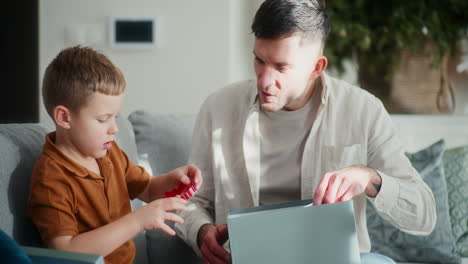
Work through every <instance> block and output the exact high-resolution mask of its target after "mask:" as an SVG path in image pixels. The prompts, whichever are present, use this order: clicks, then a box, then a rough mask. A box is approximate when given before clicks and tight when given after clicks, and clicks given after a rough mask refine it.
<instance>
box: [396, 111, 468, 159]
mask: <svg viewBox="0 0 468 264" xmlns="http://www.w3.org/2000/svg"><path fill="white" fill-rule="evenodd" d="M391 118H392V120H393V122H394V124H395V125H396V127H397V129H398V131H399V136H400V139H401V141H402V144H403V147H404V148H405V151H408V152H416V151H419V150H421V149H423V148H425V147H427V146H430V145H431V144H433V143H435V142H436V141H438V140H439V139H444V141H445V144H446V146H447V149H450V148H454V147H460V146H466V145H468V116H461V115H459V116H456V115H451V116H449V115H391Z"/></svg>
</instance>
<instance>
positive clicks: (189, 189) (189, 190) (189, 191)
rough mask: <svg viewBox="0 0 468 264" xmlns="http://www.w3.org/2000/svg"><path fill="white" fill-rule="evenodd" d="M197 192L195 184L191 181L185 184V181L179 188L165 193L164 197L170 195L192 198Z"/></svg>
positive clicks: (185, 198)
mask: <svg viewBox="0 0 468 264" xmlns="http://www.w3.org/2000/svg"><path fill="white" fill-rule="evenodd" d="M184 190H185V191H184ZM196 192H197V189H196V188H195V186H194V185H193V184H192V183H191V184H189V185H185V184H183V183H181V184H179V186H177V188H175V189H173V190H171V191H169V192H165V193H164V198H169V197H180V198H182V199H184V200H188V199H190V197H192V196H193V195H194V194H195V193H196Z"/></svg>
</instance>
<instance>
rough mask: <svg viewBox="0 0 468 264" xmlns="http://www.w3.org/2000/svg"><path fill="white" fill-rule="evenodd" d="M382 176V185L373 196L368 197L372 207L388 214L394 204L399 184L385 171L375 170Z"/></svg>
mask: <svg viewBox="0 0 468 264" xmlns="http://www.w3.org/2000/svg"><path fill="white" fill-rule="evenodd" d="M376 171H377V173H378V174H379V176H380V177H381V178H382V185H381V188H380V191H379V193H378V194H377V196H376V197H375V198H370V197H369V198H368V199H369V201H370V202H371V203H373V204H374V207H375V208H376V209H377V211H379V212H383V213H386V214H389V213H390V212H391V211H392V210H393V208H394V207H395V206H396V203H397V199H398V196H399V194H400V185H399V184H398V181H397V180H396V179H394V178H392V177H389V176H387V175H386V174H385V173H383V172H381V171H378V170H376Z"/></svg>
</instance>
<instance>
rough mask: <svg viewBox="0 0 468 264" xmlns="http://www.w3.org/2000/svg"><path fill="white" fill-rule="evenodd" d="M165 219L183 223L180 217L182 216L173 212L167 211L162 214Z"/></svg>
mask: <svg viewBox="0 0 468 264" xmlns="http://www.w3.org/2000/svg"><path fill="white" fill-rule="evenodd" d="M164 218H165V220H167V221H172V222H177V223H179V224H183V223H184V219H182V217H180V216H178V215H176V214H174V213H169V212H167V213H166V214H165V216H164Z"/></svg>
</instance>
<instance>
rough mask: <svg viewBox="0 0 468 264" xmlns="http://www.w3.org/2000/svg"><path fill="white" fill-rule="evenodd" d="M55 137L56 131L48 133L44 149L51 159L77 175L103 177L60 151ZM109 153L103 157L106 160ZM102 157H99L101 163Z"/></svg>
mask: <svg viewBox="0 0 468 264" xmlns="http://www.w3.org/2000/svg"><path fill="white" fill-rule="evenodd" d="M55 138H56V132H55V131H54V132H51V133H49V134H47V135H46V142H45V144H44V150H43V153H44V154H45V155H47V156H49V157H50V158H51V159H53V160H55V161H57V162H58V163H59V164H60V165H62V166H63V167H65V168H66V169H67V170H69V171H70V172H72V173H73V175H75V176H77V177H82V178H85V177H90V178H95V179H102V177H101V176H99V175H97V174H95V173H89V171H88V170H87V169H86V168H85V167H84V166H82V165H80V164H79V163H77V162H75V161H74V160H73V159H71V158H70V157H68V156H67V155H65V154H64V153H63V152H62V151H60V150H59V149H58V147H57V145H55ZM108 154H109V153H107V154H106V155H105V156H104V157H103V158H102V159H103V161H105V160H106V159H108ZM99 160H100V159H97V161H98V163H99Z"/></svg>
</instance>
